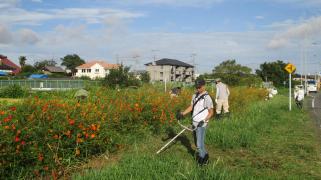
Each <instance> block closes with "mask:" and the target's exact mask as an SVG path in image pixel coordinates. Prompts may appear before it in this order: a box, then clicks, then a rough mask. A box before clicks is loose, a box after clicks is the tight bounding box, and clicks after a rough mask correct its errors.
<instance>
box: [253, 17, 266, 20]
mask: <svg viewBox="0 0 321 180" xmlns="http://www.w3.org/2000/svg"><path fill="white" fill-rule="evenodd" d="M255 19H257V20H262V19H264V16H255Z"/></svg>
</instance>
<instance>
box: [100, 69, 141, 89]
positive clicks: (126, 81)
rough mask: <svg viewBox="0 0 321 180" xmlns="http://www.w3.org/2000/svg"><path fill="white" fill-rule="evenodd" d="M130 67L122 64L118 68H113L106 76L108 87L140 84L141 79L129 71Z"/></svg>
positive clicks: (105, 82) (105, 81)
mask: <svg viewBox="0 0 321 180" xmlns="http://www.w3.org/2000/svg"><path fill="white" fill-rule="evenodd" d="M129 69H130V68H129V67H124V66H123V65H121V66H120V67H119V68H118V69H111V70H110V73H109V74H108V75H107V76H106V77H105V80H104V81H103V82H104V83H103V84H104V85H105V86H106V87H111V88H116V87H117V86H119V87H122V88H123V87H128V86H139V85H140V83H139V80H138V79H136V78H135V77H134V76H133V75H132V74H130V73H129Z"/></svg>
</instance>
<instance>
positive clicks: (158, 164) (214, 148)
mask: <svg viewBox="0 0 321 180" xmlns="http://www.w3.org/2000/svg"><path fill="white" fill-rule="evenodd" d="M240 108H246V110H245V111H241V112H240V113H235V114H232V117H231V118H230V119H225V120H223V121H214V120H213V121H212V122H211V123H210V125H209V127H208V130H207V132H206V133H207V135H206V148H207V150H208V151H209V154H210V164H209V165H207V166H205V167H198V166H197V165H196V163H195V161H194V160H193V154H192V153H191V152H190V153H189V150H190V148H191V147H192V148H194V149H195V146H194V145H193V141H192V136H191V134H189V133H185V135H183V136H182V137H181V138H180V139H179V140H178V141H177V142H176V143H174V144H173V145H172V146H170V147H169V148H168V149H166V150H165V151H164V152H162V153H161V154H159V155H156V154H155V152H156V151H157V150H158V149H159V148H160V147H161V146H162V145H163V144H164V143H165V142H166V141H162V138H164V137H167V134H164V135H162V136H161V137H150V138H148V139H145V140H144V141H142V142H137V143H134V145H133V146H132V148H130V149H129V150H128V151H126V152H124V153H123V154H122V156H121V160H120V161H119V162H117V163H116V164H112V165H107V166H106V167H104V168H103V169H101V170H85V171H84V172H82V173H78V174H75V175H74V176H73V179H321V166H320V164H321V155H320V148H321V146H320V142H319V139H318V137H317V134H316V133H315V127H314V124H313V122H312V121H311V120H310V118H309V117H308V115H307V113H306V112H304V111H301V110H297V109H295V108H294V110H293V111H292V112H289V111H288V109H287V108H288V104H287V97H286V96H281V95H280V96H277V97H275V98H274V99H273V100H271V101H265V102H256V103H254V104H252V105H249V106H248V107H240ZM178 130H179V128H177V129H176V128H175V129H174V131H175V132H177V131H178ZM189 146H191V147H189Z"/></svg>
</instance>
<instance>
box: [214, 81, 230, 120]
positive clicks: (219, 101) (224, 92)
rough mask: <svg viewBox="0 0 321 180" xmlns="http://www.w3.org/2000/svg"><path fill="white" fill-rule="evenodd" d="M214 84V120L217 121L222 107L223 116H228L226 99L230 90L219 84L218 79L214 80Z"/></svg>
mask: <svg viewBox="0 0 321 180" xmlns="http://www.w3.org/2000/svg"><path fill="white" fill-rule="evenodd" d="M215 83H216V98H215V103H216V118H217V119H219V118H220V117H221V114H222V107H223V111H224V114H229V104H228V97H229V95H230V90H229V89H228V87H227V85H226V84H224V83H222V82H221V79H220V78H217V79H215Z"/></svg>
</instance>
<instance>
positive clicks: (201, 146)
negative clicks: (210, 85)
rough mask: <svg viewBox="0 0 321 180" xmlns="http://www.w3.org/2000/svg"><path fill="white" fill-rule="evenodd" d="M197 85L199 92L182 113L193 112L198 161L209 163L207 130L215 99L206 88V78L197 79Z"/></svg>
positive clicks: (201, 163) (199, 162)
mask: <svg viewBox="0 0 321 180" xmlns="http://www.w3.org/2000/svg"><path fill="white" fill-rule="evenodd" d="M195 87H196V89H197V92H196V93H195V94H194V95H193V97H192V102H191V105H190V106H189V107H188V108H187V109H186V110H185V111H183V112H181V113H180V115H181V116H184V115H186V114H188V113H190V112H192V119H193V126H194V127H197V129H196V131H194V140H195V144H196V146H197V149H198V152H199V155H198V158H197V161H198V164H199V165H204V164H207V163H208V158H209V155H208V153H207V151H206V150H205V130H206V127H207V124H208V122H209V120H210V118H211V117H212V116H213V101H212V98H211V97H210V95H209V94H208V92H207V91H206V90H205V81H204V80H202V79H200V80H196V82H195Z"/></svg>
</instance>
